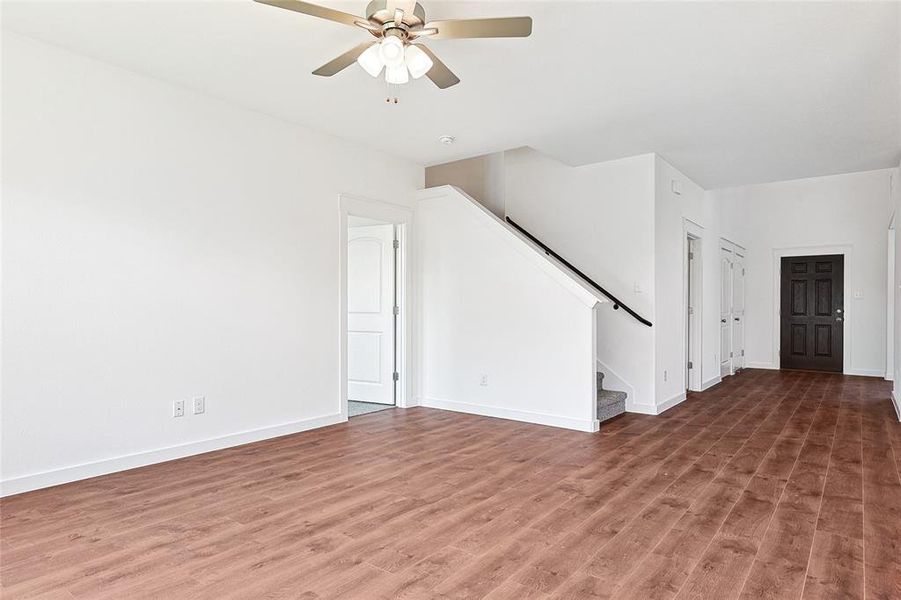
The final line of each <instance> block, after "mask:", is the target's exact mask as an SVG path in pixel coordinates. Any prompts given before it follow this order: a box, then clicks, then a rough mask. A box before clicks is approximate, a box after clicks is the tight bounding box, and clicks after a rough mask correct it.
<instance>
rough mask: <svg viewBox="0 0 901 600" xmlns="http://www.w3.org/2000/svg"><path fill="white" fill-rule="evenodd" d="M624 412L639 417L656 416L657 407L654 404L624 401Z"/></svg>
mask: <svg viewBox="0 0 901 600" xmlns="http://www.w3.org/2000/svg"><path fill="white" fill-rule="evenodd" d="M626 412H630V413H636V414H639V415H652V416H655V415H657V406H656V405H654V404H639V403H638V402H629V400H628V399H627V400H626Z"/></svg>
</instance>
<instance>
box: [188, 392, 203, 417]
mask: <svg viewBox="0 0 901 600" xmlns="http://www.w3.org/2000/svg"><path fill="white" fill-rule="evenodd" d="M191 406H192V410H193V411H194V414H195V415H202V414H203V413H204V412H206V398H204V397H203V396H198V397H197V398H194V400H193V401H192V403H191Z"/></svg>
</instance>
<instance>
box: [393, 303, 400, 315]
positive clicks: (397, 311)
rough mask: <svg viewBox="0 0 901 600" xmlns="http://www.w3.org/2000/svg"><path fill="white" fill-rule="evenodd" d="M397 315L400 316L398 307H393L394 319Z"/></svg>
mask: <svg viewBox="0 0 901 600" xmlns="http://www.w3.org/2000/svg"><path fill="white" fill-rule="evenodd" d="M399 314H400V307H399V306H395V307H394V316H395V317H396V316H397V315H399Z"/></svg>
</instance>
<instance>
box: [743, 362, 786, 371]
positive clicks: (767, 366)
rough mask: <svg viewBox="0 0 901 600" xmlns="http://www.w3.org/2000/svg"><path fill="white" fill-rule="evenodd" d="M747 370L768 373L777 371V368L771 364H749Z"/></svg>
mask: <svg viewBox="0 0 901 600" xmlns="http://www.w3.org/2000/svg"><path fill="white" fill-rule="evenodd" d="M747 368H748V369H767V370H770V371H778V370H779V367H778V366H777V365H774V364H773V363H771V362H749V363H748V365H747Z"/></svg>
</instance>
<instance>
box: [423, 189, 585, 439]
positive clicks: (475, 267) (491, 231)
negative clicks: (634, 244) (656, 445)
mask: <svg viewBox="0 0 901 600" xmlns="http://www.w3.org/2000/svg"><path fill="white" fill-rule="evenodd" d="M416 226H417V231H418V233H417V238H418V245H417V249H418V252H417V254H418V257H419V260H418V281H419V293H420V301H419V315H420V317H419V325H420V327H419V340H418V347H419V348H420V357H421V364H420V367H419V374H420V378H419V396H420V404H422V405H423V406H430V407H435V408H444V409H450V410H459V411H463V412H470V413H475V414H483V415H489V416H496V417H505V418H511V419H518V420H522V421H528V422H533V423H542V424H546V425H555V426H559V427H567V428H571V429H579V430H583V431H594V430H596V428H597V422H596V421H595V420H594V411H595V383H594V380H595V377H594V373H595V370H594V368H595V364H594V361H595V355H594V328H595V319H594V315H595V305H596V303H597V302H598V300H597V298H595V297H594V296H593V295H592V294H590V293H588V292H587V291H585V290H584V289H583V288H582V287H581V286H580V285H579V284H578V283H576V282H575V281H574V280H573V279H572V278H571V277H570V276H568V275H566V274H565V273H564V272H563V271H562V270H560V269H558V268H557V267H556V266H554V265H553V264H552V263H551V262H550V261H548V260H547V259H546V258H545V257H544V255H542V254H539V253H538V252H537V251H536V250H534V249H533V248H532V247H531V246H529V245H528V244H527V243H526V242H524V241H522V240H521V239H520V238H519V237H517V236H516V235H514V234H513V233H512V232H511V231H510V230H509V229H508V228H507V227H505V226H504V225H503V223H502V222H501V221H500V220H499V219H498V218H497V217H496V216H494V215H492V214H491V213H490V212H488V210H487V209H485V208H484V207H483V206H482V205H481V204H479V203H477V202H476V201H474V200H472V199H470V198H468V197H466V196H465V195H463V194H462V193H460V192H459V191H457V190H456V189H455V188H451V187H449V186H445V187H441V188H435V189H429V190H425V191H424V192H421V193H420V201H419V203H418V206H417V209H416ZM483 376H484V377H487V385H483V384H482V383H483V380H482V378H483Z"/></svg>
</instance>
